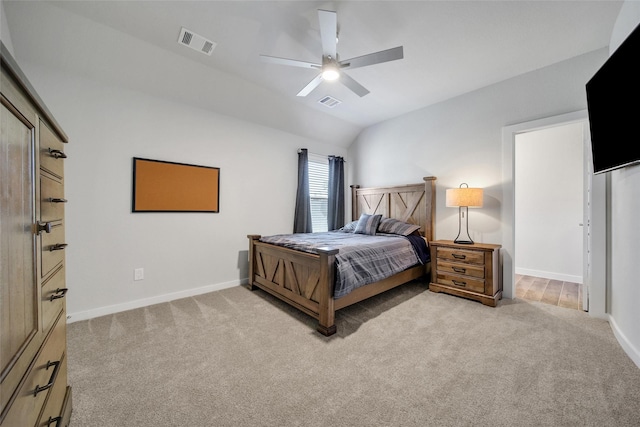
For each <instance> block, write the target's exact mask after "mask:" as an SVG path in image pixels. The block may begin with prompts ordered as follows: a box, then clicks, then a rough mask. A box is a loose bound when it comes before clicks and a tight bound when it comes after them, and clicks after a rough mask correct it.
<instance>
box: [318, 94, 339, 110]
mask: <svg viewBox="0 0 640 427" xmlns="http://www.w3.org/2000/svg"><path fill="white" fill-rule="evenodd" d="M318 102H319V103H320V104H322V105H324V106H325V107H327V108H333V107H335V106H336V105H338V104H342V101H340V100H338V99H335V98H334V97H331V96H329V95H327V96H325V97H323V98H320V100H319V101H318Z"/></svg>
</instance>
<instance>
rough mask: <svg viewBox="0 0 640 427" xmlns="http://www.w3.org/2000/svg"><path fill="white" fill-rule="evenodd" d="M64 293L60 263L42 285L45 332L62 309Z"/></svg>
mask: <svg viewBox="0 0 640 427" xmlns="http://www.w3.org/2000/svg"><path fill="white" fill-rule="evenodd" d="M66 294H67V288H66V287H65V271H64V265H62V266H60V268H59V269H58V270H57V271H55V273H54V274H53V275H52V276H51V277H50V278H49V279H48V280H47V281H46V282H45V283H44V285H43V286H42V297H41V298H42V329H43V330H44V331H45V333H46V332H47V331H48V330H49V329H50V328H51V326H52V325H53V322H55V320H56V319H57V318H58V315H59V314H60V312H61V311H62V310H64V308H65V298H66Z"/></svg>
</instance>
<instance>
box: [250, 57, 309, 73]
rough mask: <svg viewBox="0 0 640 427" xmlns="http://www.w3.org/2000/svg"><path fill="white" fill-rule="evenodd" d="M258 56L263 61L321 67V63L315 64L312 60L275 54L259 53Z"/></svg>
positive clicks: (302, 66) (303, 66) (295, 65)
mask: <svg viewBox="0 0 640 427" xmlns="http://www.w3.org/2000/svg"><path fill="white" fill-rule="evenodd" d="M260 58H262V61H263V62H268V63H270V64H279V65H291V66H294V67H301V68H313V69H316V70H317V69H320V68H322V65H321V64H315V63H313V62H305V61H298V60H296V59H287V58H278V57H276V56H267V55H260Z"/></svg>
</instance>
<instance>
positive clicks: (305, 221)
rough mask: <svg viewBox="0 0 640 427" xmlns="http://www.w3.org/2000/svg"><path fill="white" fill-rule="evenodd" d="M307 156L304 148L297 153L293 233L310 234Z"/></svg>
mask: <svg viewBox="0 0 640 427" xmlns="http://www.w3.org/2000/svg"><path fill="white" fill-rule="evenodd" d="M308 159H309V154H308V153H307V149H306V148H302V149H301V150H300V151H298V192H297V194H296V212H295V216H294V218H293V232H294V233H311V231H312V227H311V197H310V196H309V165H308Z"/></svg>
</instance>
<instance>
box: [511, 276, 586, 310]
mask: <svg viewBox="0 0 640 427" xmlns="http://www.w3.org/2000/svg"><path fill="white" fill-rule="evenodd" d="M516 298H522V299H526V300H530V301H540V302H542V303H545V304H552V305H557V306H558V307H565V308H572V309H576V310H582V285H581V284H580V283H572V282H563V281H562V280H553V279H543V278H541V277H533V276H523V275H519V274H516Z"/></svg>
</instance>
